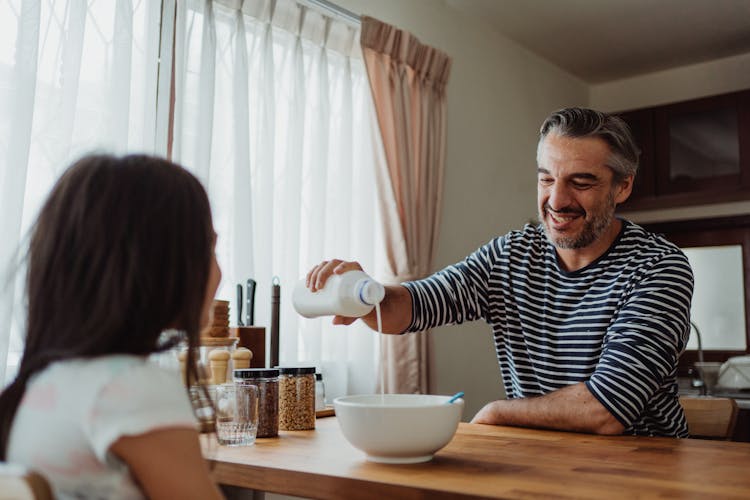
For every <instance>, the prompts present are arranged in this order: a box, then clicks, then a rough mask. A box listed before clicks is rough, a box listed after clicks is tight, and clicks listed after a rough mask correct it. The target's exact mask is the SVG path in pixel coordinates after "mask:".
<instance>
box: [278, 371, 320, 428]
mask: <svg viewBox="0 0 750 500" xmlns="http://www.w3.org/2000/svg"><path fill="white" fill-rule="evenodd" d="M314 428H315V367H309V368H308V367H294V368H286V367H280V368H279V429H281V430H284V431H302V430H307V429H314Z"/></svg>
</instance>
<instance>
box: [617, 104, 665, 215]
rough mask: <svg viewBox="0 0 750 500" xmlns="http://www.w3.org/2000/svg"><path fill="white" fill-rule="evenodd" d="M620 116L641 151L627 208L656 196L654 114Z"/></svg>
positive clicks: (630, 112)
mask: <svg viewBox="0 0 750 500" xmlns="http://www.w3.org/2000/svg"><path fill="white" fill-rule="evenodd" d="M618 116H619V117H620V118H622V119H623V120H625V123H627V124H628V126H629V127H630V130H631V132H632V133H633V138H634V139H635V142H636V144H637V145H638V148H640V150H641V156H640V158H639V162H638V173H637V174H636V176H635V182H634V184H633V192H632V193H631V194H630V198H628V200H627V201H626V202H625V203H624V204H623V206H624V207H627V206H628V205H629V204H630V202H632V201H636V200H640V199H644V198H651V197H653V196H654V194H655V189H654V186H655V184H656V183H655V172H654V118H653V116H654V112H653V110H652V109H641V110H637V111H628V112H627V113H620V114H619V115H618Z"/></svg>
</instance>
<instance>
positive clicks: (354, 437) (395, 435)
mask: <svg viewBox="0 0 750 500" xmlns="http://www.w3.org/2000/svg"><path fill="white" fill-rule="evenodd" d="M449 399H450V396H433V395H425V394H385V395H379V394H374V395H366V396H344V397H340V398H336V399H335V400H334V401H333V405H334V407H335V408H336V419H337V420H338V422H339V426H341V431H342V432H343V433H344V437H346V439H347V440H348V441H349V442H350V443H351V444H352V445H353V446H354V447H355V448H358V449H360V450H362V451H364V452H365V454H366V455H367V459H368V460H370V461H373V462H381V463H391V464H412V463H418V462H426V461H428V460H431V459H432V456H433V454H434V453H435V452H436V451H438V450H439V449H440V448H442V447H443V446H445V445H446V444H448V443H449V442H450V440H451V438H453V434H455V433H456V429H457V428H458V422H459V421H460V420H461V413H462V411H463V408H464V401H463V399H458V400H456V401H454V402H453V403H448V400H449Z"/></svg>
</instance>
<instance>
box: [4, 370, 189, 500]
mask: <svg viewBox="0 0 750 500" xmlns="http://www.w3.org/2000/svg"><path fill="white" fill-rule="evenodd" d="M195 425H196V421H195V417H194V415H193V411H192V409H191V406H190V401H189V399H188V396H187V394H186V392H185V388H184V386H183V384H182V382H181V380H180V374H179V372H177V371H172V370H166V369H164V368H160V367H159V366H157V365H156V364H155V363H153V362H151V361H148V360H147V358H145V357H139V356H127V355H116V356H104V357H99V358H94V359H79V360H71V361H64V362H58V363H54V364H52V365H50V366H49V367H48V368H47V369H45V370H44V371H43V372H42V373H39V374H38V375H35V376H34V377H32V379H31V380H30V382H29V384H28V385H27V390H26V393H25V395H24V397H23V399H22V401H21V404H20V405H19V408H18V411H17V413H16V416H15V419H14V421H13V426H12V429H11V434H10V440H9V442H8V453H7V460H8V462H10V463H17V464H22V465H26V466H28V467H30V468H33V469H35V470H38V471H39V472H41V473H42V474H44V475H45V476H46V477H47V479H48V480H49V481H50V483H51V485H52V488H53V489H54V493H55V496H56V498H60V499H67V498H76V499H99V498H101V499H130V498H143V494H142V493H141V491H140V490H139V489H138V486H137V485H136V484H135V482H134V480H133V478H132V477H131V475H130V473H129V471H128V468H127V466H126V465H125V464H124V463H123V462H121V461H120V460H119V459H118V458H117V457H115V456H114V455H113V454H111V453H110V452H109V447H110V446H111V445H112V444H113V443H114V442H115V441H117V440H118V439H119V438H120V437H121V436H128V435H129V436H134V435H139V434H144V433H146V432H149V431H152V430H155V429H159V428H167V427H169V428H174V427H190V428H195ZM165 466H168V464H165Z"/></svg>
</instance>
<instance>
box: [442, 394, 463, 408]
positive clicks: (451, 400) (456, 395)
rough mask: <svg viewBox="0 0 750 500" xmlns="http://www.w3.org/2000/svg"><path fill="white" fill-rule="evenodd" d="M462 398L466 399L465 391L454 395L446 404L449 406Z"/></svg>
mask: <svg viewBox="0 0 750 500" xmlns="http://www.w3.org/2000/svg"><path fill="white" fill-rule="evenodd" d="M462 397H464V393H463V391H461V392H457V393H456V394H454V395H453V397H452V398H450V399H449V400H448V401H446V402H445V404H447V405H449V404H451V403H453V402H454V401H455V400H457V399H459V398H462Z"/></svg>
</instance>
